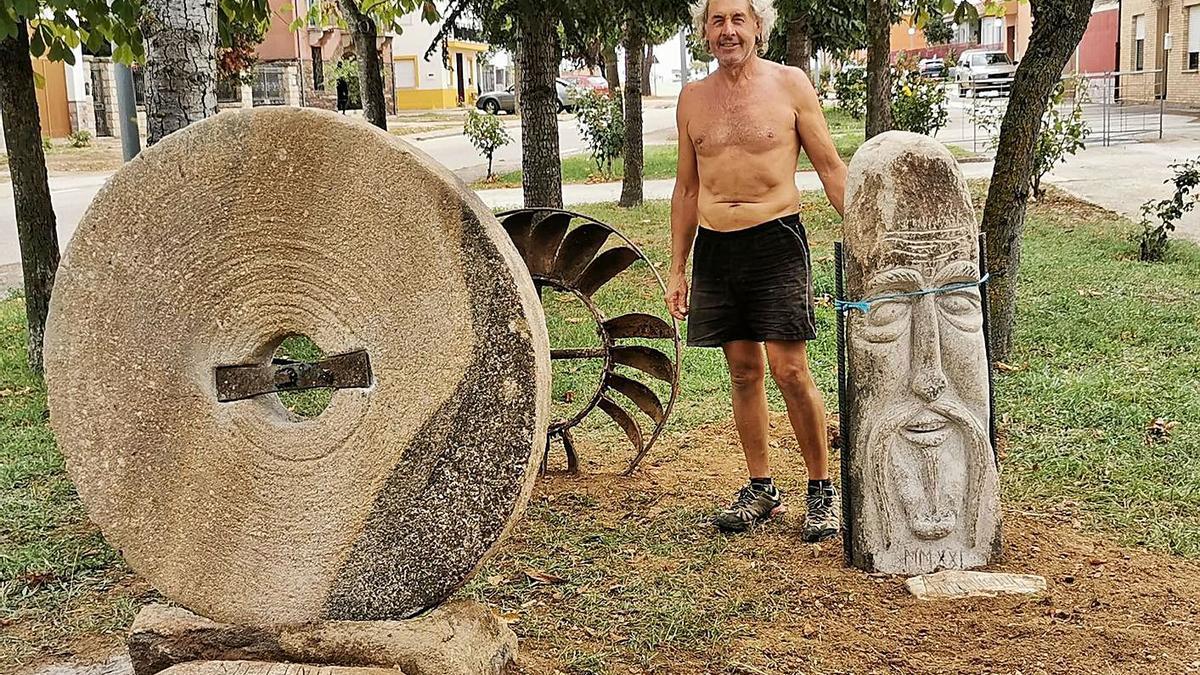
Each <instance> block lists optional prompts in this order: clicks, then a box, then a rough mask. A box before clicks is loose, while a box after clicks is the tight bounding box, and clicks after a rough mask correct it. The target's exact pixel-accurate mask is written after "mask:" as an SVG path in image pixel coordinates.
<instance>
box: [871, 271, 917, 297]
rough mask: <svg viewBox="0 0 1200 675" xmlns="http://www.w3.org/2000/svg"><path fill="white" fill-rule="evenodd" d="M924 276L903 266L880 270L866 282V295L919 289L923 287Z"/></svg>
mask: <svg viewBox="0 0 1200 675" xmlns="http://www.w3.org/2000/svg"><path fill="white" fill-rule="evenodd" d="M924 282H925V277H924V276H922V275H921V273H920V272H918V271H916V270H910V269H905V268H903V267H901V268H897V269H894V270H888V271H886V272H880V273H879V274H876V275H875V276H874V277H871V280H870V281H868V282H867V295H868V296H870V295H878V294H879V293H882V292H884V291H905V292H907V291H919V290H921V289H922V288H923V287H924Z"/></svg>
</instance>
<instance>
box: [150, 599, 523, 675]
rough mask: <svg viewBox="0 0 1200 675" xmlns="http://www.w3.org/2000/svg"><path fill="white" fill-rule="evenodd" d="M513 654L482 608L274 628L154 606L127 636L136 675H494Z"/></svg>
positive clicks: (512, 639) (461, 605)
mask: <svg viewBox="0 0 1200 675" xmlns="http://www.w3.org/2000/svg"><path fill="white" fill-rule="evenodd" d="M516 652H517V636H516V635H515V634H513V632H512V630H511V629H509V627H508V626H507V625H506V624H505V623H504V622H503V621H501V620H500V619H499V618H498V617H496V615H495V614H494V613H492V611H491V610H490V609H488V608H487V607H485V606H484V605H481V604H479V603H477V602H473V601H463V600H460V601H455V602H451V603H447V604H445V605H443V606H441V607H439V608H437V609H435V610H433V611H431V612H428V613H426V614H422V615H421V616H418V617H415V618H411V619H405V620H402V621H326V622H317V623H311V624H301V625H295V626H279V627H274V628H247V627H245V626H237V625H231V624H222V623H217V622H215V621H211V620H209V619H205V618H203V617H200V616H197V615H195V614H193V613H191V612H189V611H187V610H186V609H183V608H180V607H170V606H167V605H150V606H147V607H145V608H143V609H142V610H141V611H140V612H139V613H138V616H137V618H136V619H135V620H134V623H133V628H132V629H131V630H130V634H129V655H130V659H131V661H132V663H133V671H134V675H154V674H155V673H158V672H161V671H164V670H167V669H171V670H169V671H168V672H178V671H177V669H176V668H172V667H173V666H177V664H182V663H194V662H210V663H211V662H234V661H240V662H251V661H254V662H268V663H275V664H276V666H277V668H278V667H279V665H280V664H284V663H301V664H316V665H318V666H325V665H331V664H332V665H337V666H351V667H368V668H381V667H382V668H398V669H400V670H401V671H402V672H404V673H405V674H406V675H444V674H445V675H449V674H453V675H462V674H467V673H470V674H471V675H494V674H498V673H503V672H505V671H506V669H507V668H509V667H510V666H511V665H512V663H513V659H514V658H515V656H516ZM205 667H206V668H207V667H208V666H205ZM205 672H214V671H205ZM215 672H219V671H215ZM239 672H240V671H239ZM249 672H251V671H247V675H249ZM272 673H273V675H279V670H278V669H277V670H274V671H272Z"/></svg>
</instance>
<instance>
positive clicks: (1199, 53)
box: [1187, 5, 1200, 70]
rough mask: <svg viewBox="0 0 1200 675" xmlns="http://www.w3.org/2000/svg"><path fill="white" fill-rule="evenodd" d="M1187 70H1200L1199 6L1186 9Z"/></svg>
mask: <svg viewBox="0 0 1200 675" xmlns="http://www.w3.org/2000/svg"><path fill="white" fill-rule="evenodd" d="M1187 38H1188V41H1187V69H1188V70H1200V5H1193V6H1191V7H1188V29H1187Z"/></svg>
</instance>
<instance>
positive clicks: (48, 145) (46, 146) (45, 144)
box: [42, 136, 54, 152]
mask: <svg viewBox="0 0 1200 675" xmlns="http://www.w3.org/2000/svg"><path fill="white" fill-rule="evenodd" d="M53 148H54V142H53V141H51V140H50V139H49V137H46V136H42V152H45V151H47V150H52V149H53Z"/></svg>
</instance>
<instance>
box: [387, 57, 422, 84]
mask: <svg viewBox="0 0 1200 675" xmlns="http://www.w3.org/2000/svg"><path fill="white" fill-rule="evenodd" d="M392 68H393V72H394V73H395V76H396V88H397V89H413V88H415V87H416V86H417V60H416V59H396V61H395V63H393V64H392Z"/></svg>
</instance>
